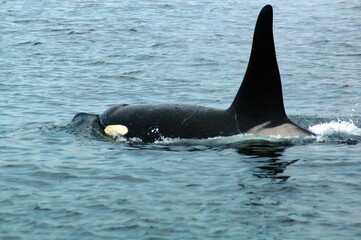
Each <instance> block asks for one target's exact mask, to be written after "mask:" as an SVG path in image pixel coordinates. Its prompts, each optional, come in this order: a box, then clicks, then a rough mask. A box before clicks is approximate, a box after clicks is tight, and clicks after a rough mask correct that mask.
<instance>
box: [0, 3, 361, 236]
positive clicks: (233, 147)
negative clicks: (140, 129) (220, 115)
mask: <svg viewBox="0 0 361 240" xmlns="http://www.w3.org/2000/svg"><path fill="white" fill-rule="evenodd" d="M266 3H271V4H273V6H274V14H275V16H274V34H275V42H276V50H277V54H278V60H279V66H280V71H281V74H282V80H283V92H284V99H285V105H286V111H287V113H288V114H289V115H290V117H291V118H292V119H293V120H294V121H296V122H297V123H299V124H300V125H302V126H303V127H306V128H310V130H312V131H314V132H317V133H318V134H319V135H318V137H317V138H311V139H279V138H265V137H259V136H249V135H248V136H247V135H239V136H233V137H228V138H214V139H206V140H192V141H190V140H177V139H167V140H165V141H163V142H158V143H156V144H142V143H140V142H129V141H125V140H122V139H118V140H111V139H107V138H104V137H101V136H99V134H97V133H96V131H93V130H92V129H91V128H90V127H89V122H90V121H91V120H92V115H84V116H83V119H81V120H82V121H79V122H73V123H72V122H71V120H72V118H73V116H74V115H75V114H76V113H79V112H87V113H93V114H99V113H101V112H103V111H104V110H106V109H107V108H108V107H109V106H111V105H113V104H117V103H130V104H132V103H187V104H198V105H204V106H209V107H218V108H226V107H228V105H229V104H230V103H231V102H232V100H233V97H234V95H235V94H236V92H237V90H238V87H239V84H240V82H241V80H242V77H243V74H244V71H245V68H246V64H247V62H248V57H249V51H250V46H251V40H252V39H251V38H252V35H253V28H254V25H255V21H256V18H257V15H258V13H259V10H260V9H261V8H262V7H263V5H264V4H266ZM360 12H361V5H360V2H359V1H358V0H350V1H342V0H340V1H333V2H332V4H330V2H329V1H324V0H321V1H309V0H307V1H293V2H292V3H291V2H289V1H271V2H269V1H268V2H264V1H258V2H248V3H245V2H243V1H242V2H241V1H197V0H194V1H136V3H135V2H134V1H104V2H102V1H82V0H80V1H56V0H55V1H32V2H29V1H21V0H14V1H1V8H0V14H1V19H2V21H1V28H0V36H1V48H0V56H1V57H0V63H1V68H0V91H1V95H0V99H1V101H0V107H1V118H0V157H1V160H0V191H1V192H0V238H1V239H212V238H218V239H360V237H361V215H360V213H361V202H360V199H361V185H360V180H361V167H360V166H361V165H360V155H361V148H360V145H361V133H360V131H361V122H360V121H361V107H360V105H361V104H360V92H361V82H360V69H361V61H360V60H361V41H360V40H361V33H360V31H359V30H360V27H361V17H360V16H361V14H360Z"/></svg>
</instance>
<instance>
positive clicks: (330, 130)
mask: <svg viewBox="0 0 361 240" xmlns="http://www.w3.org/2000/svg"><path fill="white" fill-rule="evenodd" d="M309 130H310V131H311V132H314V133H315V134H317V141H319V142H339V143H346V144H358V143H359V142H361V128H359V127H357V126H356V125H355V124H354V122H353V121H352V120H351V119H350V120H348V121H343V120H340V119H338V120H337V121H330V122H327V123H320V124H317V125H314V126H311V127H309Z"/></svg>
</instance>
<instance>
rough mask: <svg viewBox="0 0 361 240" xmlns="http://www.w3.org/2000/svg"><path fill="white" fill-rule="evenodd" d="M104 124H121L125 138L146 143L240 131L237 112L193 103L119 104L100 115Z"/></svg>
mask: <svg viewBox="0 0 361 240" xmlns="http://www.w3.org/2000/svg"><path fill="white" fill-rule="evenodd" d="M100 122H101V124H102V125H103V126H108V125H117V124H121V125H124V126H126V127H127V128H128V133H127V134H126V137H128V138H132V137H137V138H140V139H142V141H144V142H154V141H156V140H161V139H162V138H163V137H166V138H209V137H216V136H231V135H235V134H238V133H240V132H241V131H240V130H239V128H238V124H237V120H236V119H235V113H234V111H232V110H231V109H227V110H220V109H215V108H208V107H202V106H191V105H117V106H114V107H112V108H110V109H108V110H107V111H105V112H104V113H103V114H101V115H100Z"/></svg>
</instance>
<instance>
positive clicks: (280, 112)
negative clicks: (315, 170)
mask: <svg viewBox="0 0 361 240" xmlns="http://www.w3.org/2000/svg"><path fill="white" fill-rule="evenodd" d="M99 122H100V125H101V127H102V129H103V131H104V132H105V133H106V134H107V135H109V136H123V137H126V138H138V139H141V140H142V141H143V142H154V141H157V140H162V139H164V138H185V139H204V138H212V137H218V136H232V135H236V134H241V133H243V134H259V135H268V136H269V135H271V136H273V135H275V136H281V137H288V136H290V137H306V136H313V135H314V134H313V133H312V132H310V131H308V130H306V129H303V128H301V127H299V126H297V125H296V124H295V123H293V122H292V121H291V120H289V119H288V117H287V115H286V112H285V108H284V104H283V96H282V86H281V77H280V73H279V70H278V64H277V58H276V51H275V46H274V39H273V9H272V6H271V5H266V6H265V7H263V9H262V10H261V12H260V14H259V16H258V19H257V23H256V27H255V30H254V36H253V43H252V50H251V54H250V59H249V63H248V67H247V69H246V73H245V76H244V79H243V82H242V84H241V86H240V88H239V90H238V92H237V95H236V97H235V99H234V101H233V103H232V104H231V105H230V107H229V108H228V109H225V110H223V109H216V108H211V107H203V106H194V105H185V104H175V105H172V104H161V105H146V104H144V105H143V104H140V105H127V104H121V105H116V106H113V107H111V108H110V109H108V110H106V111H105V112H104V113H102V114H101V115H99Z"/></svg>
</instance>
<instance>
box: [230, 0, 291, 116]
mask: <svg viewBox="0 0 361 240" xmlns="http://www.w3.org/2000/svg"><path fill="white" fill-rule="evenodd" d="M272 21H273V10H272V6H270V5H266V6H265V7H263V9H262V10H261V12H260V14H259V16H258V19H257V23H256V27H255V30H254V35H253V44H252V51H251V56H250V59H249V63H248V67H247V71H246V74H245V76H244V79H243V82H242V85H241V87H240V88H239V90H238V93H237V95H236V98H235V99H234V101H233V103H232V105H231V108H233V109H234V110H235V111H236V112H237V113H239V114H242V115H243V114H251V115H252V116H254V117H259V118H262V119H264V118H266V119H268V118H278V119H280V118H287V116H286V112H285V109H284V105H283V97H282V86H281V77H280V73H279V70H278V65H277V58H276V51H275V46H274V40H273V30H272Z"/></svg>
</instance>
